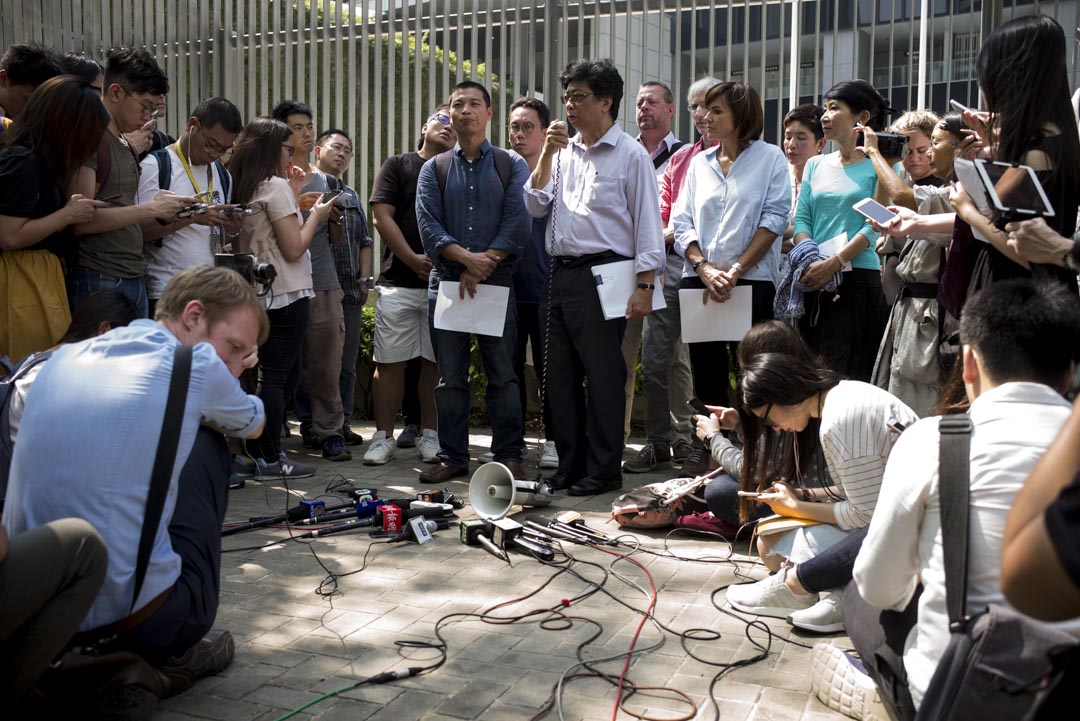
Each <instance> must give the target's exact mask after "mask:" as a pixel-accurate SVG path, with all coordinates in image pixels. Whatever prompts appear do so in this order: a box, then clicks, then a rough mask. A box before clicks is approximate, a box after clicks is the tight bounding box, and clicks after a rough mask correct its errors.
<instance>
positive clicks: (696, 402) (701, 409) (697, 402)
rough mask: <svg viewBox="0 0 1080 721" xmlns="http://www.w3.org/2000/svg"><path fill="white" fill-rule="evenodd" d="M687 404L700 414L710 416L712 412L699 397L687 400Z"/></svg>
mask: <svg viewBox="0 0 1080 721" xmlns="http://www.w3.org/2000/svg"><path fill="white" fill-rule="evenodd" d="M686 405H688V406H690V410H692V411H694V413H697V414H698V415H702V416H709V415H711V413H710V412H709V409H708V408H706V407H705V404H704V403H702V402H701V399H699V398H696V397H695V398H691V399H690V400H688V401H687V402H686Z"/></svg>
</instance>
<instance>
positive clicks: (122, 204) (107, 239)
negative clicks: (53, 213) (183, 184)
mask: <svg viewBox="0 0 1080 721" xmlns="http://www.w3.org/2000/svg"><path fill="white" fill-rule="evenodd" d="M168 93H169V79H168V78H167V77H166V76H165V73H164V72H162V70H161V68H160V67H159V66H158V64H157V61H156V60H154V57H153V56H152V55H150V54H149V53H147V52H146V51H144V50H135V49H133V48H116V49H113V50H110V51H109V54H108V55H107V56H106V59H105V90H104V92H103V93H102V96H101V100H102V102H103V103H104V104H105V109H106V110H108V111H109V117H110V120H109V127H108V130H107V131H106V132H105V138H104V139H103V140H102V143H101V147H100V149H99V150H98V152H97V154H96V155H94V156H92V157H91V158H90V160H89V161H88V162H87V163H86V165H84V166H83V167H82V168H81V169H80V170H79V173H78V176H77V177H76V181H75V186H76V187H75V188H74V189H73V190H74V192H76V193H79V194H81V195H83V196H85V197H87V198H95V199H97V200H104V201H106V202H108V203H110V206H111V207H108V208H99V209H98V211H97V212H95V213H94V219H93V220H91V221H90V222H88V223H83V224H81V225H76V226H72V232H74V234H75V235H76V236H79V237H78V238H77V242H76V243H74V246H75V248H76V249H77V254H78V255H77V258H76V260H75V264H74V268H73V269H72V270H71V271H70V272H69V273H68V278H67V291H68V302H69V303H70V305H71V310H72V311H74V310H75V309H76V308H77V307H78V306H79V304H80V303H82V302H83V301H84V300H86V299H87V298H88V297H90V296H91V295H93V294H94V293H96V292H98V291H100V290H105V289H107V288H116V289H118V290H120V291H121V292H123V293H124V295H126V296H128V297H129V298H131V299H132V300H133V301H134V302H135V304H136V305H137V306H138V308H139V312H140V314H141V315H142V316H143V317H148V316H149V302H148V298H147V295H146V262H145V260H144V259H143V231H144V230H145V229H152V228H153V227H154V226H158V225H159V221H160V222H165V223H169V222H172V221H173V220H175V219H176V214H177V213H178V212H179V211H180V210H182V209H184V208H185V207H187V206H190V205H192V204H194V203H197V202H199V200H198V199H197V198H196V197H195V196H193V195H185V194H182V193H174V192H173V191H171V190H159V191H158V192H157V193H155V194H154V195H152V196H147V197H144V196H143V195H142V194H141V193H140V191H139V177H140V167H139V160H138V155H137V154H136V152H135V150H134V149H133V148H132V147H131V145H130V144H129V143H128V142H127V141H126V140H125V139H124V138H123V133H130V132H132V131H135V130H138V129H139V128H141V127H142V126H143V125H144V124H145V123H146V122H147V121H149V120H151V119H152V118H153V117H154V116H155V114H157V113H159V112H160V111H161V110H162V109H163V108H164V107H165V96H166V95H168Z"/></svg>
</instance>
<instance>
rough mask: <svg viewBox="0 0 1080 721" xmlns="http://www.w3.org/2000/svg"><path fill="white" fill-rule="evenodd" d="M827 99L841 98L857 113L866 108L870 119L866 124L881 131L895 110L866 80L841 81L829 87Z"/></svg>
mask: <svg viewBox="0 0 1080 721" xmlns="http://www.w3.org/2000/svg"><path fill="white" fill-rule="evenodd" d="M825 100H839V101H840V102H842V103H844V104H845V105H847V106H848V107H849V108H850V109H851V112H852V113H853V114H855V115H858V114H859V113H861V112H862V111H864V110H865V111H867V112H869V113H870V119H869V120H867V121H866V124H867V125H868V126H870V128H871V129H873V130H876V131H877V132H879V133H880V132H881V131H882V130H884V129H885V121H886V118H888V116H889V115H891V114H892V112H893V110H892V108H890V107H889V101H888V100H886V99H885V98H884V96H882V94H881V93H879V92H878V91H877V88H875V87H874V86H873V85H871V84H870V83H868V82H866V81H865V80H844V81H841V82H839V83H837V84H836V85H833V86H832V87H831V88H829V91H828V92H827V93H825Z"/></svg>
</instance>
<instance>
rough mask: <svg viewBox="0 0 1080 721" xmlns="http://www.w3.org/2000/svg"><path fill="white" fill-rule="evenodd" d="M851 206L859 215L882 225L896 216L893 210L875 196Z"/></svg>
mask: <svg viewBox="0 0 1080 721" xmlns="http://www.w3.org/2000/svg"><path fill="white" fill-rule="evenodd" d="M851 208H852V210H854V211H855V212H856V213H858V214H859V215H861V216H863V217H866V218H869V219H870V220H872V221H874V222H875V223H878V224H880V225H885V224H886V223H888V222H889V221H891V220H892V219H893V218H895V217H896V213H894V212H892V211H891V210H889V209H888V208H886V207H885V206H884V205H882V204H881V203H879V202H877V201H876V200H874V199H873V198H866V199H865V200H860V201H859V202H858V203H856V204H855V205H853V206H851Z"/></svg>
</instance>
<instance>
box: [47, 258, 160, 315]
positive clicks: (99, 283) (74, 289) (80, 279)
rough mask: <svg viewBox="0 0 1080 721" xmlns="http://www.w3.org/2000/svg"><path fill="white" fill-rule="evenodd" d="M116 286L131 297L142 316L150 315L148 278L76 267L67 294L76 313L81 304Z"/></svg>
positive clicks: (69, 276)
mask: <svg viewBox="0 0 1080 721" xmlns="http://www.w3.org/2000/svg"><path fill="white" fill-rule="evenodd" d="M111 288H115V289H117V290H119V291H120V292H121V293H123V294H124V295H126V296H127V297H128V298H131V300H132V301H134V303H135V305H136V306H137V307H138V309H139V317H140V318H149V317H150V302H149V301H148V300H147V298H146V278H145V277H143V276H139V277H138V278H118V277H117V276H115V275H106V274H105V273H99V272H97V271H96V270H90V269H89V268H76V269H75V270H73V271H71V272H70V273H68V277H67V294H68V304H69V305H70V306H71V312H72V313H73V314H74V313H75V309H76V308H78V307H79V305H80V304H81V303H82V302H83V301H84V300H86V299H87V298H89V297H90V296H92V295H93V294H94V293H97V292H99V291H102V290H109V289H111Z"/></svg>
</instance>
